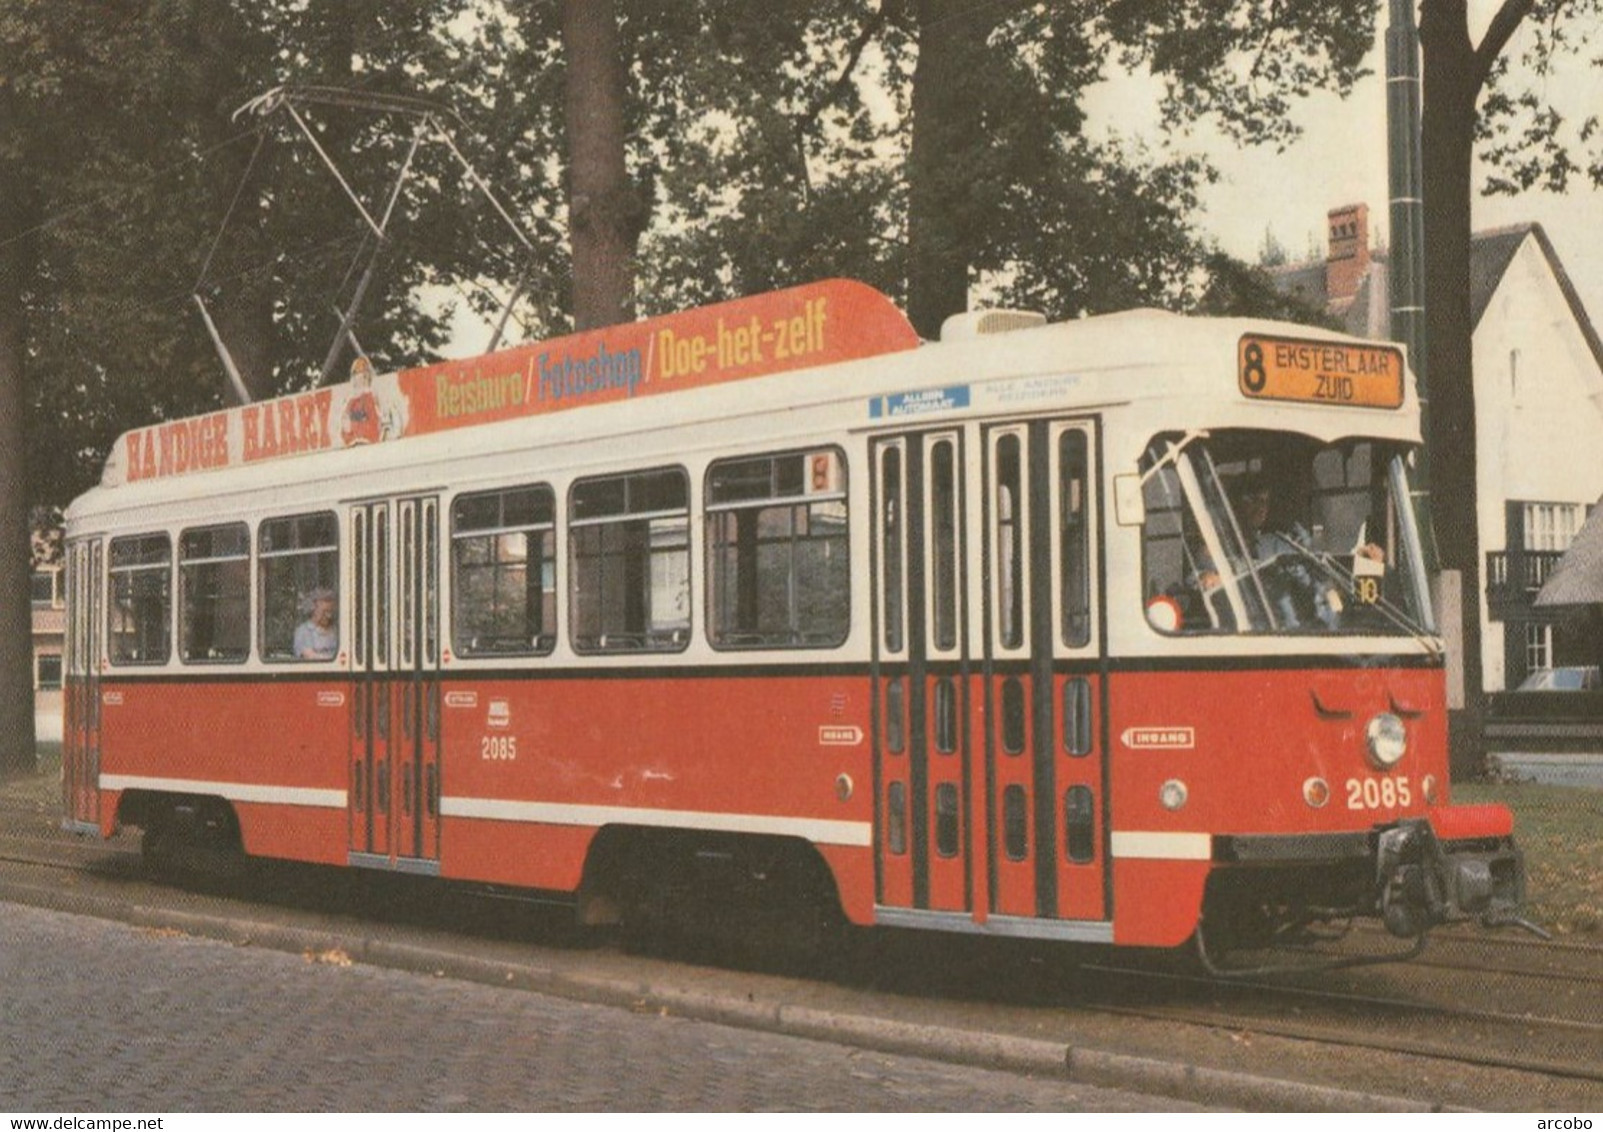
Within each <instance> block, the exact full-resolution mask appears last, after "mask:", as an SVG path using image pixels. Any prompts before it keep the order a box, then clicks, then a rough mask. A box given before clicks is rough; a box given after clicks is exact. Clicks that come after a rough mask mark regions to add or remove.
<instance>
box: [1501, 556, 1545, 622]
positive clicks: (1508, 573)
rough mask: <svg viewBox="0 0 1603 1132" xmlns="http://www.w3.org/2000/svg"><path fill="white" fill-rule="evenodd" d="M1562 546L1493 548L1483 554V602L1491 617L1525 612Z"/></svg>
mask: <svg viewBox="0 0 1603 1132" xmlns="http://www.w3.org/2000/svg"><path fill="white" fill-rule="evenodd" d="M1563 557H1564V552H1563V551H1562V550H1493V551H1488V552H1487V555H1486V603H1487V606H1488V607H1489V609H1488V611H1489V612H1490V613H1491V616H1492V620H1494V621H1506V620H1508V619H1509V618H1511V617H1513V616H1517V615H1520V614H1525V613H1529V612H1530V610H1531V603H1532V602H1534V601H1535V600H1536V592H1537V591H1538V590H1540V589H1541V588H1542V584H1543V583H1544V582H1546V581H1547V579H1548V578H1549V577H1551V576H1552V573H1553V570H1554V569H1555V568H1556V567H1557V566H1558V561H1559V559H1560V558H1563Z"/></svg>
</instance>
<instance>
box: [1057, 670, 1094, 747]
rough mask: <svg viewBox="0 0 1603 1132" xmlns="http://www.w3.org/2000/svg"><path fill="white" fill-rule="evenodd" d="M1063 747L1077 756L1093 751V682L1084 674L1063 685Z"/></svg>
mask: <svg viewBox="0 0 1603 1132" xmlns="http://www.w3.org/2000/svg"><path fill="white" fill-rule="evenodd" d="M1063 749H1064V750H1065V751H1067V752H1068V753H1069V754H1071V755H1074V756H1076V757H1078V756H1080V755H1088V754H1090V753H1091V684H1090V682H1089V681H1087V680H1086V678H1085V677H1083V676H1075V677H1072V678H1071V679H1069V680H1067V681H1065V682H1064V685H1063Z"/></svg>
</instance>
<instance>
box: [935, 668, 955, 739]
mask: <svg viewBox="0 0 1603 1132" xmlns="http://www.w3.org/2000/svg"><path fill="white" fill-rule="evenodd" d="M935 749H936V750H937V751H939V752H940V753H941V754H943V755H949V754H951V753H952V752H954V751H956V750H957V688H956V686H955V685H954V684H953V683H952V679H951V677H949V676H943V677H941V679H939V680H937V681H935Z"/></svg>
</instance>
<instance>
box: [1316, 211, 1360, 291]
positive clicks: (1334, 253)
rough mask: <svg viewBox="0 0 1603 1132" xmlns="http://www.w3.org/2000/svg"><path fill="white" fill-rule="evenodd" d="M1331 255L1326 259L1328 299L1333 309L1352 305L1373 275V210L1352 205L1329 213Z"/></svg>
mask: <svg viewBox="0 0 1603 1132" xmlns="http://www.w3.org/2000/svg"><path fill="white" fill-rule="evenodd" d="M1328 219H1329V222H1330V251H1329V253H1328V254H1327V255H1326V257H1325V298H1326V300H1327V302H1328V303H1329V305H1330V307H1331V308H1332V309H1341V308H1343V307H1346V306H1347V305H1348V304H1350V303H1351V302H1352V300H1353V298H1354V296H1356V295H1357V294H1358V284H1359V283H1360V282H1362V281H1363V278H1364V275H1365V273H1366V272H1368V271H1369V206H1368V205H1367V204H1349V205H1344V206H1342V207H1341V208H1333V209H1331V210H1330V213H1329V218H1328Z"/></svg>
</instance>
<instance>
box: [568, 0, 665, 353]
mask: <svg viewBox="0 0 1603 1132" xmlns="http://www.w3.org/2000/svg"><path fill="white" fill-rule="evenodd" d="M562 45H563V48H564V51H565V52H566V55H567V68H568V82H567V92H566V111H567V130H568V227H569V239H570V241H571V243H572V250H573V319H574V324H575V326H576V327H577V328H578V329H580V330H587V329H589V328H591V327H596V326H615V325H617V324H619V323H623V322H631V321H633V320H634V317H635V302H634V288H635V271H634V260H635V245H636V242H637V241H638V240H639V238H640V233H641V231H642V230H643V228H644V220H645V213H646V205H645V204H644V202H642V201H641V199H640V196H639V194H638V193H637V192H636V191H635V187H634V185H633V183H632V182H631V181H630V180H629V170H628V167H627V166H626V164H625V162H624V121H623V101H624V72H623V64H622V61H621V60H620V59H619V55H618V21H617V16H616V15H615V14H614V10H613V3H612V0H562Z"/></svg>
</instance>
